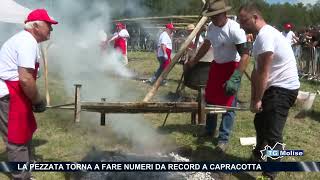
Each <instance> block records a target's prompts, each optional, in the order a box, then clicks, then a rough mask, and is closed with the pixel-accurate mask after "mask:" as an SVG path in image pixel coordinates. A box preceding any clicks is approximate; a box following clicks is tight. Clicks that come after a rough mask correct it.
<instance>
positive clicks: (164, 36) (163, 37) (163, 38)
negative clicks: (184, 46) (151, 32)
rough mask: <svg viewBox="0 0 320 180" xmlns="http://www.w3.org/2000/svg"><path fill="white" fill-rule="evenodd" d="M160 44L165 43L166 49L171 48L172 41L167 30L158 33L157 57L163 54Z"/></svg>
mask: <svg viewBox="0 0 320 180" xmlns="http://www.w3.org/2000/svg"><path fill="white" fill-rule="evenodd" d="M162 44H163V45H166V47H167V48H168V49H170V50H172V41H171V38H170V36H169V34H168V33H167V31H163V32H162V33H161V34H160V37H159V41H158V57H162V56H164V54H163V51H162V49H161V45H162Z"/></svg>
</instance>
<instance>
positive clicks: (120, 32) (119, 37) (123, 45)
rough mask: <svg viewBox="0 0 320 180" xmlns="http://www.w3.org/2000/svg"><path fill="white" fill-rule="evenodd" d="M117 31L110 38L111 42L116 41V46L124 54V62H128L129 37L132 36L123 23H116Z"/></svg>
mask: <svg viewBox="0 0 320 180" xmlns="http://www.w3.org/2000/svg"><path fill="white" fill-rule="evenodd" d="M116 30H117V32H116V33H114V35H113V36H112V37H111V39H110V40H109V43H110V42H112V41H114V48H115V49H117V50H119V51H120V52H121V54H122V55H123V59H124V64H125V65H127V64H128V56H127V46H128V43H127V39H128V38H129V37H130V35H129V32H128V31H127V30H126V26H125V25H124V24H122V23H117V24H116Z"/></svg>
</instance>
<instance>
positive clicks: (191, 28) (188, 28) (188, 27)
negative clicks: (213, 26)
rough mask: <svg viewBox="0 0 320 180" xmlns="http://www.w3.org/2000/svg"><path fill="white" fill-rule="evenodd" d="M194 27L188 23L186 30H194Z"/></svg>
mask: <svg viewBox="0 0 320 180" xmlns="http://www.w3.org/2000/svg"><path fill="white" fill-rule="evenodd" d="M194 28H196V27H195V26H194V24H188V26H187V30H189V31H191V30H194Z"/></svg>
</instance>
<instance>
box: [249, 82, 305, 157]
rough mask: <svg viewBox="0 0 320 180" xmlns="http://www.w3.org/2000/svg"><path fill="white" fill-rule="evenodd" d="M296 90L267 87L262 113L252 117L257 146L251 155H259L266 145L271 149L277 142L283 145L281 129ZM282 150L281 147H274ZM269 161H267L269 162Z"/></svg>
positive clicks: (294, 98)
mask: <svg viewBox="0 0 320 180" xmlns="http://www.w3.org/2000/svg"><path fill="white" fill-rule="evenodd" d="M298 91H299V90H298V89H297V90H289V89H285V88H280V87H274V86H271V87H269V88H268V89H267V90H266V91H265V93H264V95H263V98H262V112H260V113H257V114H256V115H255V117H254V126H255V129H256V136H257V145H256V148H255V150H254V151H253V153H255V154H256V155H258V157H259V156H260V155H261V153H260V150H263V149H264V147H265V146H266V145H269V146H271V147H273V146H274V145H275V144H276V143H277V142H279V143H283V138H282V137H283V134H282V132H283V128H284V126H285V123H286V120H287V117H288V113H289V109H290V108H291V107H292V105H293V104H294V102H295V101H296V98H297V96H298ZM275 149H277V150H282V146H278V147H275ZM270 160H271V159H268V161H270Z"/></svg>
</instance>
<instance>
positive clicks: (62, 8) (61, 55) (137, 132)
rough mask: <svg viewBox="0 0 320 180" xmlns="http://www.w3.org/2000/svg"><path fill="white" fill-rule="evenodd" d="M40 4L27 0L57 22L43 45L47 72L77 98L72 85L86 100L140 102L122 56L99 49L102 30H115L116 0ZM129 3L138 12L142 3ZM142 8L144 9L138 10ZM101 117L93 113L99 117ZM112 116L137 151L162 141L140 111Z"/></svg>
mask: <svg viewBox="0 0 320 180" xmlns="http://www.w3.org/2000/svg"><path fill="white" fill-rule="evenodd" d="M20 2H22V1H20ZM38 2H39V1H36V0H34V1H29V2H24V3H26V4H27V5H28V6H27V5H26V6H27V7H28V8H30V9H35V8H43V7H44V8H46V9H48V11H49V14H50V15H52V16H53V17H54V18H55V19H56V20H57V21H58V22H59V24H58V25H53V32H52V33H51V40H50V42H47V43H44V46H45V47H49V48H48V54H49V57H48V60H49V61H48V63H49V73H55V74H58V75H59V76H61V79H62V80H63V83H64V87H65V89H66V91H67V93H68V95H69V96H73V91H74V89H73V84H82V85H83V86H82V90H81V98H82V100H84V101H100V98H106V99H107V101H134V100H138V99H137V98H138V97H139V100H141V99H140V98H141V97H140V96H139V95H140V94H141V92H139V91H138V90H136V89H138V88H137V87H135V86H136V84H132V85H130V84H129V85H128V81H127V80H126V79H125V78H130V77H132V76H133V73H132V72H131V71H130V69H128V68H127V67H126V66H124V65H123V63H122V56H121V55H120V54H119V53H118V52H116V51H114V50H113V48H112V47H109V48H108V50H107V52H106V53H104V54H102V53H101V51H100V42H101V36H105V35H104V34H103V33H101V32H102V30H103V31H104V32H106V33H107V34H108V33H111V29H112V22H111V18H112V17H111V13H112V12H114V11H117V10H120V8H119V9H117V8H114V7H119V4H118V5H117V2H116V1H112V4H108V2H107V1H101V0H97V1H83V0H55V1H47V3H43V2H42V3H40V4H39V3H38ZM129 2H130V3H128V5H127V6H126V10H127V11H132V12H135V11H136V10H137V8H138V6H137V5H136V4H134V1H132V2H131V1H129ZM24 3H23V2H22V3H21V4H24ZM41 6H42V7H41ZM140 12H145V11H142V10H141V9H140ZM49 81H50V80H49ZM49 88H50V87H49ZM142 93H144V92H142ZM52 98H54V97H52ZM97 116H98V115H94V116H91V117H93V118H94V119H97V118H98V117H97ZM93 118H86V120H87V119H88V120H90V119H93ZM108 119H111V127H112V129H113V131H114V132H115V133H116V134H117V136H119V137H126V138H128V139H129V140H130V141H131V142H132V145H133V146H134V147H135V149H144V148H145V147H150V146H154V145H156V142H158V141H155V139H159V137H158V135H157V133H156V132H155V130H154V129H153V128H152V127H151V126H150V125H149V124H148V122H147V121H146V120H144V119H143V116H142V115H110V116H108ZM86 120H84V119H83V120H82V122H83V121H86ZM94 123H97V121H95V122H94Z"/></svg>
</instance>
